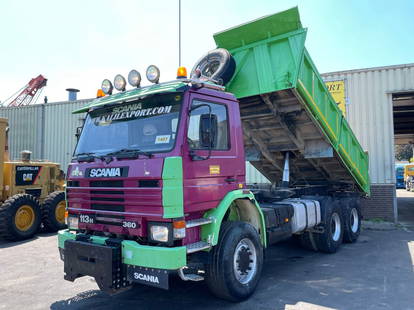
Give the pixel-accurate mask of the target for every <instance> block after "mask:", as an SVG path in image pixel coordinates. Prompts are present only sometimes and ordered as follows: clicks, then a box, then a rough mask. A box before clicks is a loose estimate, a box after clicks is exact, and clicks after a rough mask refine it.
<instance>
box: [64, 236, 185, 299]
mask: <svg viewBox="0 0 414 310" xmlns="http://www.w3.org/2000/svg"><path fill="white" fill-rule="evenodd" d="M58 245H59V251H60V254H61V258H62V260H64V262H65V274H66V275H65V279H66V280H69V281H74V280H75V279H76V278H79V277H82V276H85V275H88V276H92V277H94V278H95V279H96V281H97V283H98V286H99V287H100V289H101V290H103V291H107V292H109V293H113V292H115V291H116V290H117V289H119V288H120V287H119V286H118V283H120V284H121V287H125V286H128V284H130V282H139V283H142V284H147V285H152V286H157V287H161V288H168V277H167V285H165V281H162V280H161V279H164V280H165V277H161V276H160V277H159V279H160V282H162V283H160V285H157V283H156V282H157V281H146V280H151V279H155V278H154V277H155V275H157V274H160V275H161V274H162V275H164V274H168V271H170V270H177V269H179V268H182V267H184V266H186V265H187V252H186V247H183V246H182V247H172V248H167V247H157V246H148V245H141V244H139V243H137V242H135V241H131V240H124V241H121V240H114V239H110V238H107V237H100V236H85V235H81V234H78V235H76V234H73V233H71V232H70V231H69V230H61V231H59V234H58ZM140 271H142V273H145V274H144V275H141V273H139V272H140ZM134 275H135V277H134ZM143 279H144V280H143Z"/></svg>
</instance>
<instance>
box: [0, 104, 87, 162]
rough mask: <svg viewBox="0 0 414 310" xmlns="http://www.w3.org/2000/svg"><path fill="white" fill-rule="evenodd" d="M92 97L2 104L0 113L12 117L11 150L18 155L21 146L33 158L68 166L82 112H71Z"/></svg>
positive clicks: (15, 157)
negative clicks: (10, 104) (29, 104)
mask: <svg viewBox="0 0 414 310" xmlns="http://www.w3.org/2000/svg"><path fill="white" fill-rule="evenodd" d="M88 102H90V100H78V101H72V102H67V101H65V102H56V103H47V104H36V105H31V106H23V107H10V108H0V117H5V118H7V119H8V120H9V128H10V129H9V150H10V157H11V158H12V159H18V158H19V157H20V152H21V151H22V150H30V151H32V152H33V154H32V158H34V159H48V160H51V161H54V162H57V163H60V164H61V166H62V169H64V170H65V169H66V167H67V164H68V163H69V162H70V159H71V157H72V153H73V150H74V148H75V145H76V137H75V132H76V127H78V126H81V125H82V118H83V117H85V115H83V114H72V111H73V110H75V109H77V108H81V107H82V106H84V105H85V104H87V103H88Z"/></svg>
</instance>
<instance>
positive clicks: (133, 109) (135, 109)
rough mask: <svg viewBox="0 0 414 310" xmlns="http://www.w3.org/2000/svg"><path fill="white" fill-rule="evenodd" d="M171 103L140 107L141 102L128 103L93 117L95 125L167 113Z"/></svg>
mask: <svg viewBox="0 0 414 310" xmlns="http://www.w3.org/2000/svg"><path fill="white" fill-rule="evenodd" d="M172 107H173V106H172V105H168V106H162V107H153V108H147V109H142V104H140V103H137V104H130V105H127V106H125V107H118V108H114V109H113V110H112V113H110V114H106V115H102V116H98V117H96V118H95V119H94V123H95V125H107V124H108V123H111V122H112V121H120V120H126V119H130V118H138V117H144V116H155V115H161V114H168V113H170V112H171V110H172Z"/></svg>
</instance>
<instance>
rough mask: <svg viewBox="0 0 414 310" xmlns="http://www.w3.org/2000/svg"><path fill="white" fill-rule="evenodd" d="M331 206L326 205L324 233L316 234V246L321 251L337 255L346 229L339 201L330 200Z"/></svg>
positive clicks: (323, 224)
mask: <svg viewBox="0 0 414 310" xmlns="http://www.w3.org/2000/svg"><path fill="white" fill-rule="evenodd" d="M330 201H331V203H330V204H324V206H323V208H324V210H323V211H324V212H322V214H323V215H324V218H323V223H322V225H321V226H322V228H323V233H318V234H316V237H317V238H316V244H317V247H318V249H319V250H320V251H322V252H325V253H335V252H336V251H337V250H338V248H339V246H340V245H341V243H342V239H343V234H344V229H343V216H342V212H341V207H340V204H339V202H338V201H332V200H330Z"/></svg>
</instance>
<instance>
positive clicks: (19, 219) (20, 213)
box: [14, 205, 35, 231]
mask: <svg viewBox="0 0 414 310" xmlns="http://www.w3.org/2000/svg"><path fill="white" fill-rule="evenodd" d="M34 221H35V212H34V210H33V207H32V206H29V205H23V206H21V207H19V208H18V209H17V211H16V215H15V217H14V224H15V225H16V227H17V229H18V230H20V231H27V230H29V229H30V228H31V227H32V226H33V223H34Z"/></svg>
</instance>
